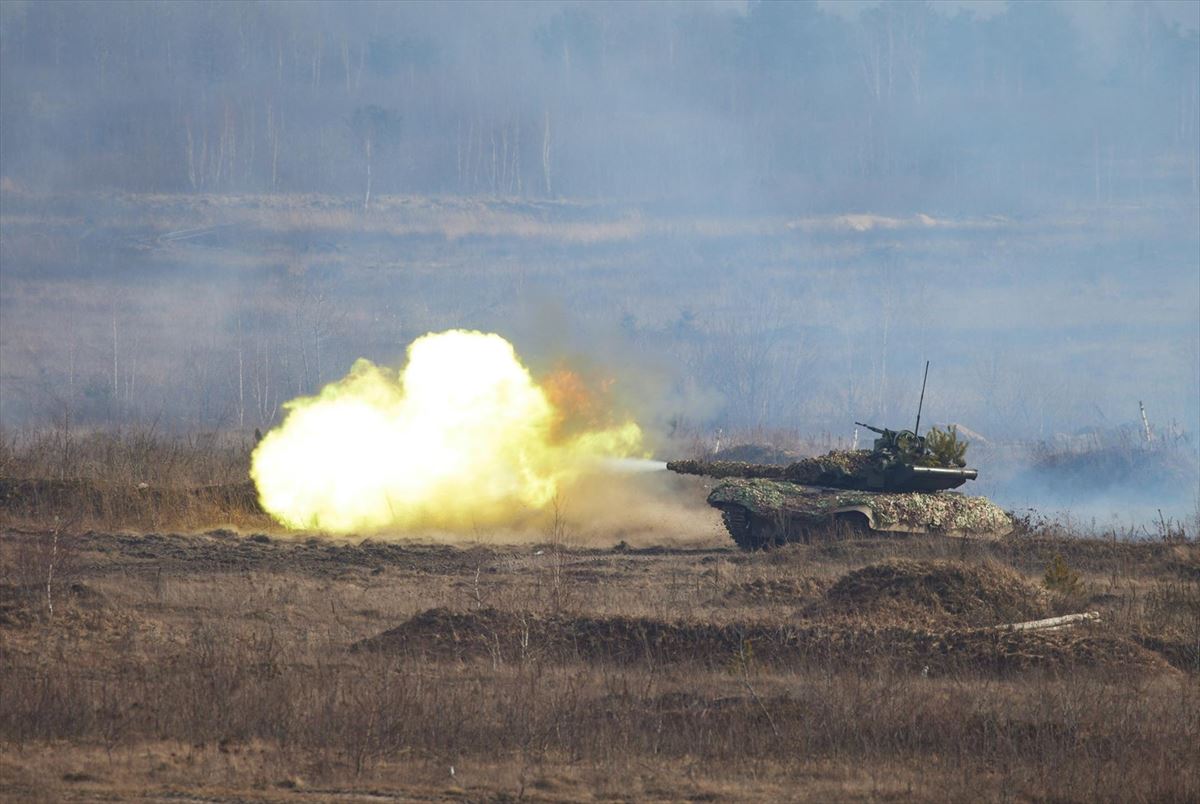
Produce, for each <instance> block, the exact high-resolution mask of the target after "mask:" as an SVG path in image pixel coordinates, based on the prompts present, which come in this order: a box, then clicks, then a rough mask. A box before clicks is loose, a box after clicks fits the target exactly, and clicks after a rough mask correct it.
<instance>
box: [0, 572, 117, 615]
mask: <svg viewBox="0 0 1200 804" xmlns="http://www.w3.org/2000/svg"><path fill="white" fill-rule="evenodd" d="M47 602H48V601H47V598H46V586H45V585H44V584H40V583H39V584H11V583H0V626H6V625H8V626H21V625H28V624H30V623H32V622H34V621H35V620H38V619H39V618H42V617H44V616H45V615H46V612H47ZM49 602H51V603H53V605H55V606H56V607H58V610H59V611H61V610H62V607H64V606H70V607H77V608H80V609H87V610H93V611H94V610H97V609H100V608H102V607H103V606H104V604H105V599H104V595H102V594H101V593H99V592H97V591H96V590H95V589H92V588H91V587H90V586H88V585H86V584H83V583H79V582H75V583H70V584H66V585H65V586H56V587H54V588H53V589H52V590H51V596H50V600H49Z"/></svg>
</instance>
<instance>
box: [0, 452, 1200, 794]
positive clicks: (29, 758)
mask: <svg viewBox="0 0 1200 804" xmlns="http://www.w3.org/2000/svg"><path fill="white" fill-rule="evenodd" d="M124 440H125V439H118V441H124ZM10 444H11V442H10ZM87 444H88V446H87V447H86V448H84V447H80V448H79V450H78V451H77V452H76V453H75V455H76V456H83V455H88V456H91V457H89V458H88V459H87V460H84V459H83V458H82V457H76V458H74V459H72V460H73V461H74V462H73V463H67V464H64V465H65V466H67V467H68V468H69V471H64V472H59V473H57V474H55V473H54V472H53V471H52V470H53V469H54V468H55V464H54V463H53V462H48V459H47V458H46V451H45V450H43V451H42V452H41V453H37V454H36V455H34V456H30V455H26V454H24V453H21V452H20V450H19V449H14V448H12V447H11V446H9V447H6V449H7V452H6V453H4V456H5V461H6V462H5V463H4V464H3V466H4V467H5V473H6V474H7V476H9V477H10V478H21V477H24V478H25V479H29V478H37V477H39V476H40V477H41V478H42V479H44V480H50V479H56V478H57V481H58V482H62V481H63V480H64V479H73V480H76V481H85V480H86V481H88V482H89V484H90V487H99V486H102V485H104V484H105V481H107V480H108V478H109V476H108V475H107V474H106V473H107V472H110V471H111V472H112V474H113V475H116V476H119V482H115V483H113V485H114V486H120V485H122V484H127V483H128V482H129V481H131V480H135V479H137V478H139V477H144V475H141V474H140V472H141V471H142V469H144V466H142V464H141V461H143V460H145V461H157V460H162V459H163V456H164V455H169V454H170V453H169V452H166V453H164V452H161V451H159V450H160V448H158V447H156V448H154V449H150V448H144V449H141V450H135V449H133V448H132V446H131V445H130V444H128V443H126V444H125V445H124V446H113V445H108V446H104V447H101V446H99V445H104V444H106V442H104V441H103V440H102V439H99V438H97V440H95V441H88V442H87ZM58 446H61V445H58ZM214 449H217V448H214ZM224 449H225V448H224V447H221V448H219V449H217V452H218V453H221V450H224ZM199 452H201V453H202V452H203V450H199ZM185 453H186V450H183V448H180V452H179V453H178V455H179V457H177V458H176V459H175V462H174V464H173V466H174V468H172V469H170V470H169V471H167V469H166V466H165V465H164V472H163V473H162V474H161V475H160V476H159V477H160V478H162V480H160V483H161V484H162V487H169V488H175V489H177V490H187V489H188V488H189V486H188V484H189V483H191V484H196V485H205V484H210V485H220V484H231V483H236V482H237V481H238V480H239V478H238V477H237V475H236V469H234V468H233V467H234V466H236V462H235V461H233V460H231V459H230V458H229V457H228V455H230V454H236V450H234V451H233V452H230V453H221V454H224V455H226V457H219V456H218V455H209V456H207V457H205V456H204V455H202V454H197V455H195V456H194V457H192V458H186V455H185ZM103 456H108V457H103ZM121 456H126V457H121ZM138 456H145V457H144V458H141V457H138ZM34 457H37V458H38V460H40V461H41V462H40V463H39V462H37V461H35V460H34V459H33V458H34ZM105 461H108V463H105ZM106 466H111V467H114V468H113V469H112V470H109V469H106V468H105V467H106ZM14 467H17V468H16V469H14ZM47 467H49V469H47ZM120 467H125V468H120ZM222 467H228V468H222ZM39 473H40V474H39ZM143 482H144V481H143ZM178 504H179V503H178V500H176V499H174V498H169V497H167V496H161V497H157V498H153V502H152V504H148V505H147V506H146V507H145V509H144V510H143V513H145V512H150V514H153V515H154V516H157V517H159V520H158V521H162V522H167V521H173V518H174V520H177V521H187V522H191V523H193V524H194V526H195V527H196V528H197V529H202V528H206V527H207V528H212V527H214V526H216V525H218V524H221V523H222V522H223V521H228V519H229V511H223V510H221V505H222V504H219V503H214V508H213V509H212V510H213V511H215V512H216V513H215V514H214V515H213V516H214V518H212V519H209V520H207V521H206V520H205V518H204V517H205V515H202V512H199V511H198V512H197V513H195V514H194V515H189V516H181V515H180V514H179V512H178V511H175V510H174V509H175V507H176V506H177V505H178ZM696 504H697V505H702V501H701V500H697V501H696ZM56 506H58V507H59V508H58V509H56ZM160 509H161V510H160ZM56 510H57V513H56ZM79 512H80V509H79V508H78V498H77V497H75V496H72V495H69V494H68V495H66V496H65V497H62V498H54V499H52V498H49V497H47V498H45V499H42V500H41V501H40V502H39V503H38V507H35V508H26V509H22V510H20V511H19V512H16V513H14V510H13V508H12V507H11V506H8V505H5V506H2V507H0V517H3V521H2V523H0V790H2V791H3V797H4V798H6V799H16V800H21V799H35V800H61V799H64V798H77V799H79V798H82V799H91V798H109V799H116V800H125V799H131V800H133V799H138V800H140V799H146V798H156V797H164V796H174V797H183V798H197V797H203V798H206V799H215V800H224V799H238V800H249V801H260V800H270V801H276V800H288V799H292V798H296V799H303V800H306V801H314V800H331V801H332V800H345V799H347V798H350V797H352V796H354V795H364V794H368V793H369V794H372V795H380V796H390V797H397V798H405V799H408V798H424V799H445V798H459V799H462V798H466V799H471V800H515V799H529V800H542V801H551V800H552V801H563V800H568V801H570V800H595V799H596V798H613V799H621V800H629V799H637V800H679V799H699V800H730V799H733V800H745V799H753V800H781V799H800V800H812V801H826V800H831V799H832V800H846V799H850V800H869V799H870V800H874V799H879V798H894V799H902V800H929V801H935V800H936V801H943V800H962V801H967V800H971V801H975V800H1000V799H1006V800H1007V799H1024V800H1058V801H1106V800H1108V801H1115V800H1144V801H1151V800H1153V801H1186V800H1195V799H1196V798H1197V797H1200V763H1197V760H1196V757H1195V751H1194V746H1195V745H1196V744H1198V743H1200V719H1198V718H1197V717H1196V712H1197V711H1200V658H1198V656H1197V646H1200V571H1197V568H1198V567H1200V547H1198V546H1197V545H1196V544H1195V543H1194V542H1186V541H1185V542H1177V543H1164V542H1142V543H1131V542H1119V541H1117V542H1114V541H1111V540H1110V541H1105V540H1097V539H1078V538H1072V537H1070V536H1069V534H1064V533H1060V532H1054V531H1052V530H1050V529H1047V528H1042V529H1033V530H1029V531H1027V532H1023V533H1021V534H1019V535H1017V536H1015V537H1012V538H1010V539H1007V540H1004V541H1001V542H997V543H994V544H991V543H989V544H982V543H981V544H967V545H964V544H962V543H957V542H956V543H950V542H948V541H944V540H936V539H932V538H908V539H901V540H884V539H866V540H845V541H840V542H836V543H828V544H810V545H794V546H789V547H786V548H783V549H780V550H776V551H772V552H769V553H754V554H750V553H742V552H740V551H737V550H736V549H733V548H732V547H731V546H725V545H720V546H713V547H707V548H705V547H697V548H686V549H684V548H664V547H657V548H648V549H631V548H628V547H624V546H621V547H619V548H616V549H608V548H604V549H602V548H584V547H580V546H573V545H572V544H571V538H570V531H569V529H564V532H562V533H559V534H556V535H554V538H552V539H551V543H549V544H545V545H539V546H530V545H526V546H503V545H486V546H485V545H478V544H463V545H458V546H453V545H444V544H443V545H428V544H420V543H417V542H404V541H391V542H382V541H377V540H366V541H361V542H349V541H336V540H330V539H325V538H321V537H316V536H309V535H304V534H300V535H293V536H288V537H282V538H281V537H279V536H276V535H263V534H262V533H259V534H257V535H239V533H237V532H235V531H233V530H229V529H218V530H210V532H208V533H203V534H198V533H192V534H187V533H177V532H172V531H171V530H170V529H165V530H163V531H162V533H165V534H169V535H162V534H154V533H144V532H143V533H113V532H112V531H111V530H106V529H104V528H98V527H96V526H97V525H98V524H104V523H107V524H110V525H115V526H120V528H122V529H134V530H136V528H133V527H132V526H131V525H130V524H129V522H130V520H121V519H119V518H117V519H113V518H106V517H114V516H116V515H117V514H116V512H115V511H114V510H107V509H106V510H105V511H102V512H100V513H95V512H93V513H92V514H91V517H92V518H91V519H90V520H89V524H88V525H87V527H84V526H83V525H81V524H79V523H76V522H75V521H74V520H73V517H75V516H77V515H79ZM139 515H142V514H139ZM55 516H58V517H59V525H58V526H55V525H53V521H54V519H53V518H54V517H55ZM82 521H83V520H80V522H82ZM18 526H19V527H18ZM88 528H92V530H90V532H89V530H88ZM247 532H250V531H247ZM56 538H57V541H55V539H56ZM614 541H615V539H614ZM1054 555H1061V556H1062V557H1063V560H1064V561H1065V562H1066V564H1067V565H1068V566H1069V567H1070V568H1071V569H1072V571H1074V572H1076V573H1078V575H1079V576H1080V580H1081V585H1082V589H1081V590H1080V591H1079V593H1078V594H1079V595H1080V598H1079V599H1077V600H1061V599H1058V598H1056V596H1055V595H1054V594H1053V593H1051V592H1050V591H1049V590H1046V589H1044V586H1043V582H1042V581H1043V575H1044V572H1045V567H1046V563H1047V562H1048V561H1049V560H1050V558H1051V557H1052V556H1054ZM51 566H53V567H54V568H55V570H54V572H53V574H52V575H53V576H52V577H50V578H47V575H48V574H50V568H51ZM47 588H49V590H50V593H49V598H48V597H47V591H46V590H47ZM1083 609H1096V610H1098V611H1100V612H1101V621H1100V622H1099V623H1098V624H1094V625H1089V626H1086V627H1084V628H1080V629H1073V630H1070V631H1062V632H1055V633H1037V634H1009V633H1001V632H996V631H994V630H991V628H990V627H991V626H993V625H996V624H998V623H1000V622H1005V621H1009V620H1013V619H1024V618H1032V617H1035V616H1039V615H1042V614H1047V613H1053V612H1060V611H1079V610H1083ZM452 767H453V773H451V768H452Z"/></svg>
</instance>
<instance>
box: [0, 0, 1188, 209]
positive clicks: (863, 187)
mask: <svg viewBox="0 0 1200 804" xmlns="http://www.w3.org/2000/svg"><path fill="white" fill-rule="evenodd" d="M1095 13H1096V14H1101V15H1102V14H1105V13H1107V11H1105V9H1104V8H1103V7H1100V6H1097V7H1096V12H1095ZM1122 13H1124V14H1125V15H1126V16H1127V18H1128V19H1127V20H1125V21H1124V23H1122V24H1120V25H1119V26H1118V27H1119V30H1117V31H1116V32H1115V33H1113V35H1112V41H1111V42H1109V43H1108V44H1109V46H1107V47H1105V48H1103V49H1102V50H1101V49H1100V48H1097V47H1096V44H1095V41H1094V38H1089V37H1087V36H1084V35H1083V34H1082V33H1081V32H1080V30H1079V26H1077V25H1075V24H1073V23H1072V20H1071V19H1070V18H1069V15H1068V14H1067V13H1066V11H1065V9H1064V8H1063V7H1062V6H1061V5H1057V4H1049V3H1036V2H1013V3H1009V4H1008V6H1007V9H1006V10H1004V11H1003V12H1002V13H999V14H995V15H993V16H990V17H988V18H981V17H979V16H976V15H973V14H971V13H969V12H967V11H961V10H960V11H957V12H955V11H952V10H951V11H948V10H947V9H946V8H937V9H935V8H933V7H931V6H930V5H928V4H926V3H884V4H882V5H880V6H877V7H873V8H868V9H867V10H865V11H864V12H863V13H862V14H861V15H860V16H859V17H858V18H857V19H855V20H848V19H846V18H844V17H843V16H839V15H836V14H832V13H829V12H827V11H825V10H824V9H823V8H821V7H819V6H818V5H816V4H815V3H809V2H791V3H773V2H751V3H749V4H747V5H745V6H737V5H720V4H700V3H662V4H648V5H633V4H626V3H586V4H549V3H547V4H541V3H535V4H528V5H505V6H500V5H497V4H491V3H485V4H475V5H468V4H464V3H448V4H441V5H437V4H421V3H405V4H391V3H387V4H377V3H313V4H310V3H303V4H302V3H276V2H257V3H216V2H212V3H207V2H206V3H200V2H194V3H192V2H186V3H143V2H112V1H111V0H110V1H108V2H95V3H65V2H18V1H16V0H6V2H5V3H3V5H0V86H2V92H0V171H2V174H3V178H4V179H5V180H6V181H8V182H10V183H15V185H16V186H20V187H25V188H27V189H31V190H38V191H56V190H95V189H102V190H120V191H133V192H162V193H181V192H182V193H189V192H195V193H267V192H274V193H334V194H357V195H361V196H362V197H363V201H364V203H369V198H368V196H369V194H371V193H375V194H466V195H475V194H485V195H491V196H498V197H523V198H618V199H629V200H636V201H638V202H645V203H654V202H656V201H670V202H675V203H678V202H680V201H682V200H687V201H688V202H689V203H690V204H693V205H696V206H698V207H712V208H722V209H728V208H730V207H736V208H738V209H747V210H761V209H775V208H779V207H781V206H782V207H786V208H787V209H788V210H789V211H805V210H818V211H819V210H830V209H846V208H850V207H870V208H871V209H874V210H886V209H888V208H911V207H912V206H913V205H914V204H918V203H919V204H921V205H923V207H925V208H930V209H937V208H939V207H940V208H947V207H953V208H955V209H972V208H974V209H998V210H1005V209H1014V208H1037V207H1042V206H1045V205H1046V204H1050V203H1058V202H1060V201H1061V200H1062V199H1063V198H1075V199H1079V200H1080V201H1081V202H1105V203H1110V202H1113V201H1120V200H1122V199H1140V200H1145V199H1147V198H1152V197H1160V196H1163V195H1171V196H1178V195H1180V194H1194V193H1195V192H1196V191H1197V182H1198V167H1197V158H1196V143H1197V139H1198V133H1197V118H1198V108H1200V104H1198V83H1200V40H1198V38H1197V34H1196V32H1195V31H1194V30H1184V29H1182V28H1181V27H1180V26H1179V25H1178V24H1176V23H1174V22H1171V21H1168V20H1165V19H1163V18H1162V16H1161V14H1160V13H1159V10H1158V9H1157V8H1156V7H1155V6H1152V5H1151V4H1132V5H1131V6H1130V7H1128V8H1126V9H1125V10H1124V11H1123V12H1122ZM1111 22H1112V21H1111V20H1110V23H1111ZM1125 23H1127V24H1125Z"/></svg>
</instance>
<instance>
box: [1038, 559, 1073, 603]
mask: <svg viewBox="0 0 1200 804" xmlns="http://www.w3.org/2000/svg"><path fill="white" fill-rule="evenodd" d="M1043 583H1044V584H1045V585H1046V588H1047V589H1049V590H1050V591H1051V592H1055V593H1057V594H1060V595H1063V596H1070V597H1074V596H1077V595H1081V594H1083V582H1082V581H1080V580H1079V573H1077V572H1074V571H1072V570H1071V568H1070V567H1069V566H1067V562H1066V559H1064V558H1063V557H1062V555H1061V554H1059V553H1055V554H1054V558H1053V559H1052V560H1051V561H1050V563H1049V564H1047V565H1046V574H1045V576H1044V578H1043Z"/></svg>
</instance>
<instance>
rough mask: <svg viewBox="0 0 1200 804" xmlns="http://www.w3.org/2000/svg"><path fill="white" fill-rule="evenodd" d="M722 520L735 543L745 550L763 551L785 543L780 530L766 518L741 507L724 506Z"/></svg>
mask: <svg viewBox="0 0 1200 804" xmlns="http://www.w3.org/2000/svg"><path fill="white" fill-rule="evenodd" d="M721 520H722V521H723V522H724V523H725V529H726V530H727V531H729V535H730V536H732V537H733V541H734V542H735V543H736V544H737V546H738V547H740V548H742V549H743V550H763V549H766V548H768V547H775V546H776V545H778V544H782V543H783V541H784V540H783V539H780V538H779V529H778V528H777V527H776V526H775V524H774V523H773V522H771V521H770V520H768V519H767V518H765V517H761V516H758V515H757V514H752V513H750V511H749V510H748V509H746V508H743V507H742V506H740V505H722V506H721Z"/></svg>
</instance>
